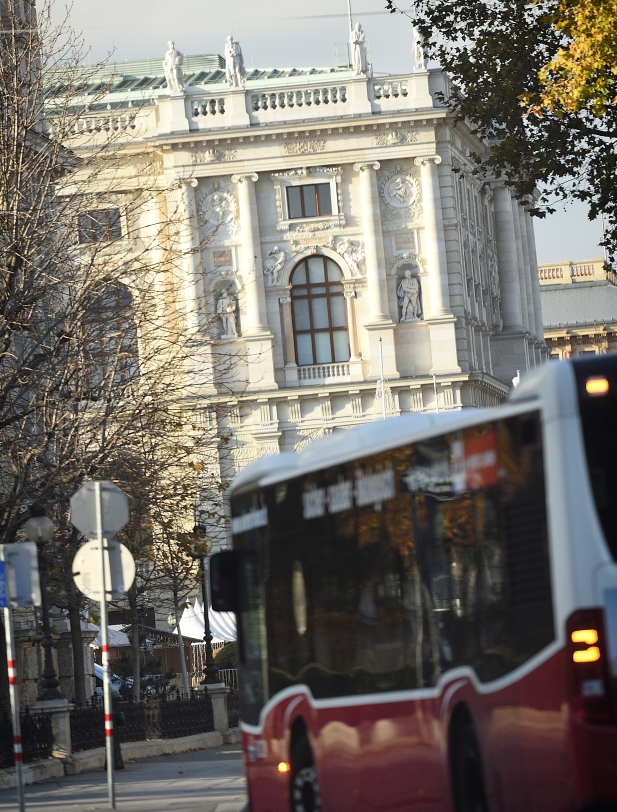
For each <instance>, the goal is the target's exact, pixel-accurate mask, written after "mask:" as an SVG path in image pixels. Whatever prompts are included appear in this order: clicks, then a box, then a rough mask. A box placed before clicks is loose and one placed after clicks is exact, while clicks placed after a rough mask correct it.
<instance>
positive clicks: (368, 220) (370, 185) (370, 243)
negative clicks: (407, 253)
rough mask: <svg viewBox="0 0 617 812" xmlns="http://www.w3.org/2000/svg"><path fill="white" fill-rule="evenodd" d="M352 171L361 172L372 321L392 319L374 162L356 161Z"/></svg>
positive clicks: (363, 223)
mask: <svg viewBox="0 0 617 812" xmlns="http://www.w3.org/2000/svg"><path fill="white" fill-rule="evenodd" d="M353 169H354V172H359V173H360V196H361V199H362V228H363V231H364V251H365V257H366V282H367V285H368V295H369V300H370V301H369V307H370V315H371V321H372V322H379V321H383V322H385V321H391V320H392V319H391V316H390V312H389V309H388V290H387V286H386V256H385V252H384V247H383V233H382V227H381V210H380V208H379V190H378V188H377V170H378V169H379V164H378V163H377V161H370V162H368V163H357V164H354V165H353Z"/></svg>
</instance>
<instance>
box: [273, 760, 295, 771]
mask: <svg viewBox="0 0 617 812" xmlns="http://www.w3.org/2000/svg"><path fill="white" fill-rule="evenodd" d="M276 769H277V770H278V771H279V772H280V773H288V772H289V771H290V770H291V764H288V763H287V762H286V761H279V764H278V767H277V768H276Z"/></svg>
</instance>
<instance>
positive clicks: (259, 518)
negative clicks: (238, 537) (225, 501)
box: [231, 507, 268, 534]
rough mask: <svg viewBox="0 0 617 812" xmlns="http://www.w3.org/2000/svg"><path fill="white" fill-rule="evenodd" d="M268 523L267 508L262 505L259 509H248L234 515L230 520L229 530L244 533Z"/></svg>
mask: <svg viewBox="0 0 617 812" xmlns="http://www.w3.org/2000/svg"><path fill="white" fill-rule="evenodd" d="M267 524H268V508H267V507H262V508H261V509H260V510H255V509H253V510H249V512H248V513H243V514H242V516H234V518H233V519H232V520H231V532H232V533H234V534H236V533H246V532H247V531H248V530H254V529H255V528H256V527H265V526H266V525H267Z"/></svg>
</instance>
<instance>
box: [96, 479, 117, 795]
mask: <svg viewBox="0 0 617 812" xmlns="http://www.w3.org/2000/svg"><path fill="white" fill-rule="evenodd" d="M94 489H95V490H94V493H95V510H96V538H97V541H98V543H99V549H100V554H101V654H102V659H103V663H102V664H103V702H104V710H105V751H106V755H107V790H108V796H109V807H110V809H115V808H116V795H115V787H114V717H113V708H112V701H111V679H110V676H111V674H110V671H111V666H110V663H109V640H108V636H109V635H108V630H107V583H106V577H105V575H106V573H105V571H106V566H105V565H106V563H107V562H106V561H105V541H106V540H105V539H104V538H103V504H102V500H101V483H100V482H95V483H94Z"/></svg>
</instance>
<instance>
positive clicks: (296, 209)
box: [287, 183, 332, 220]
mask: <svg viewBox="0 0 617 812" xmlns="http://www.w3.org/2000/svg"><path fill="white" fill-rule="evenodd" d="M287 208H288V210H289V219H290V220H296V219H298V218H299V217H324V216H325V215H328V214H332V198H331V196H330V184H329V183H309V184H307V185H305V186H288V187H287Z"/></svg>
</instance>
